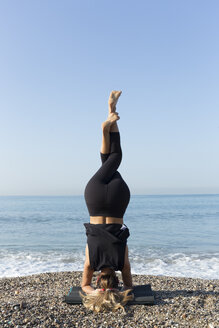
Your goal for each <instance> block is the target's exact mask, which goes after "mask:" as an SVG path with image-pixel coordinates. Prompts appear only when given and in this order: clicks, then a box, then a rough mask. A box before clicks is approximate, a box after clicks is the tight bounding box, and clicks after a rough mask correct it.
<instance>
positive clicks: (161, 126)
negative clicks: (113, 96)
mask: <svg viewBox="0 0 219 328" xmlns="http://www.w3.org/2000/svg"><path fill="white" fill-rule="evenodd" d="M218 12H219V2H218V1H217V0H215V1H214V0H208V1H203V0H184V1H175V0H165V1H164V0H139V1H138V0H136V1H129V0H126V1H123V0H121V1H115V0H112V1H110V2H109V1H103V0H92V1H91V0H87V1H86V0H84V1H74V0H71V1H69V0H63V1H61V0H59V1H57V0H37V1H36V0H32V1H29V0H20V1H16V0H10V1H6V0H5V1H4V0H2V1H0V44H1V51H0V90H1V97H0V152H1V161H0V195H1V196H7V195H82V194H83V192H84V188H85V186H86V183H87V181H88V180H89V179H90V178H91V176H92V175H93V174H94V173H95V171H96V170H97V169H98V168H99V166H100V155H99V152H100V145H101V123H102V122H103V121H104V120H106V118H107V110H108V109H107V101H108V97H109V94H110V91H111V90H122V95H121V97H120V99H119V102H118V105H117V111H118V112H119V115H120V121H119V128H120V133H121V142H122V149H123V161H122V163H121V166H120V168H119V172H120V173H121V174H122V176H123V178H124V180H125V181H126V182H127V184H128V185H129V188H130V190H131V193H132V194H186V193H189V194H193V193H219V151H218V150H219V97H218V86H219V42H218V40H219V20H218Z"/></svg>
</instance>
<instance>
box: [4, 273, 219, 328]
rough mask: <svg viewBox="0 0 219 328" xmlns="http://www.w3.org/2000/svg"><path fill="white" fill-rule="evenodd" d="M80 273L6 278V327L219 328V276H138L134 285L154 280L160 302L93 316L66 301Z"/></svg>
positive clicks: (77, 283) (134, 278)
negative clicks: (203, 278) (206, 278)
mask: <svg viewBox="0 0 219 328" xmlns="http://www.w3.org/2000/svg"><path fill="white" fill-rule="evenodd" d="M96 275H97V273H95V276H96ZM81 277H82V272H59V273H57V272H54V273H43V274H38V275H31V276H26V277H16V278H1V279H0V323H1V324H0V326H1V328H9V327H13V328H15V327H17V328H21V327H38V328H47V327H61V328H62V327H63V328H74V327H78V328H83V327H86V328H87V327H89V328H95V327H96V328H97V327H98V328H100V327H102V328H117V327H118V328H122V327H123V328H132V327H143V328H144V327H145V328H146V327H147V328H164V327H170V328H174V327H176V328H185V327H198V328H217V327H219V311H218V306H219V301H218V300H219V280H202V279H193V278H176V277H165V276H151V275H148V276H146V275H133V283H134V284H136V285H137V284H148V283H150V284H151V287H152V290H153V291H154V294H155V300H156V303H155V305H153V306H145V305H133V306H126V307H125V310H126V314H125V315H124V314H123V313H122V311H120V310H119V311H117V312H115V313H114V312H112V313H110V314H109V313H101V314H94V313H92V312H91V311H88V310H87V309H85V308H84V306H83V305H68V304H66V303H64V302H63V296H64V295H65V294H67V293H68V291H69V289H70V287H71V286H72V285H75V286H79V285H80V281H81ZM119 279H120V281H121V275H119Z"/></svg>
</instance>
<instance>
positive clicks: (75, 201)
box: [0, 195, 219, 279]
mask: <svg viewBox="0 0 219 328" xmlns="http://www.w3.org/2000/svg"><path fill="white" fill-rule="evenodd" d="M88 218H89V216H88V211H87V208H86V205H85V202H84V198H83V196H72V197H65V196H64V197H47V196H45V197H44V196H42V197H22V196H18V197H17V196H10V197H0V277H12V276H23V275H29V274H34V273H41V272H51V271H69V270H83V261H84V249H85V244H86V235H85V229H84V226H83V223H85V222H88ZM124 221H125V223H126V225H127V226H128V227H129V229H130V234H131V235H130V237H129V239H128V245H129V254H130V261H131V266H132V272H133V273H137V274H152V275H170V276H178V277H197V278H204V279H218V278H219V238H218V236H219V195H162V196H158V195H156V196H132V197H131V201H130V204H129V207H128V209H127V211H126V215H125V218H124Z"/></svg>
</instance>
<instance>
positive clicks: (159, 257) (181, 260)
mask: <svg viewBox="0 0 219 328" xmlns="http://www.w3.org/2000/svg"><path fill="white" fill-rule="evenodd" d="M129 257H130V262H131V266H132V273H133V274H147V275H162V276H175V277H190V278H202V279H218V272H219V253H208V254H184V253H171V254H162V253H161V252H156V251H155V250H148V251H147V253H146V252H145V254H144V253H142V252H139V251H138V250H130V251H129ZM84 258H85V256H84V252H83V251H79V250H72V251H71V250H69V251H54V250H51V251H45V252H36V251H35V252H32V251H15V250H14V251H12V250H10V251H9V250H2V251H0V268H1V269H0V277H17V276H26V275H31V274H37V273H43V272H60V271H82V270H83V264H84Z"/></svg>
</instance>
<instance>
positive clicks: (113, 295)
mask: <svg viewBox="0 0 219 328" xmlns="http://www.w3.org/2000/svg"><path fill="white" fill-rule="evenodd" d="M118 284H119V280H118V278H117V276H116V274H115V271H114V270H111V271H110V272H109V273H107V274H106V273H101V274H100V275H99V276H98V277H97V288H99V289H101V291H100V292H98V293H91V294H87V295H84V294H82V293H80V295H81V298H82V301H83V304H84V306H85V307H86V308H87V309H89V310H92V311H94V312H96V313H97V312H104V311H116V310H118V309H119V308H121V309H122V310H123V312H125V309H124V305H125V304H126V303H127V302H128V301H130V300H133V294H130V295H128V294H129V293H130V292H131V289H128V290H126V291H124V292H120V291H119V290H118V289H117V288H118Z"/></svg>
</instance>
